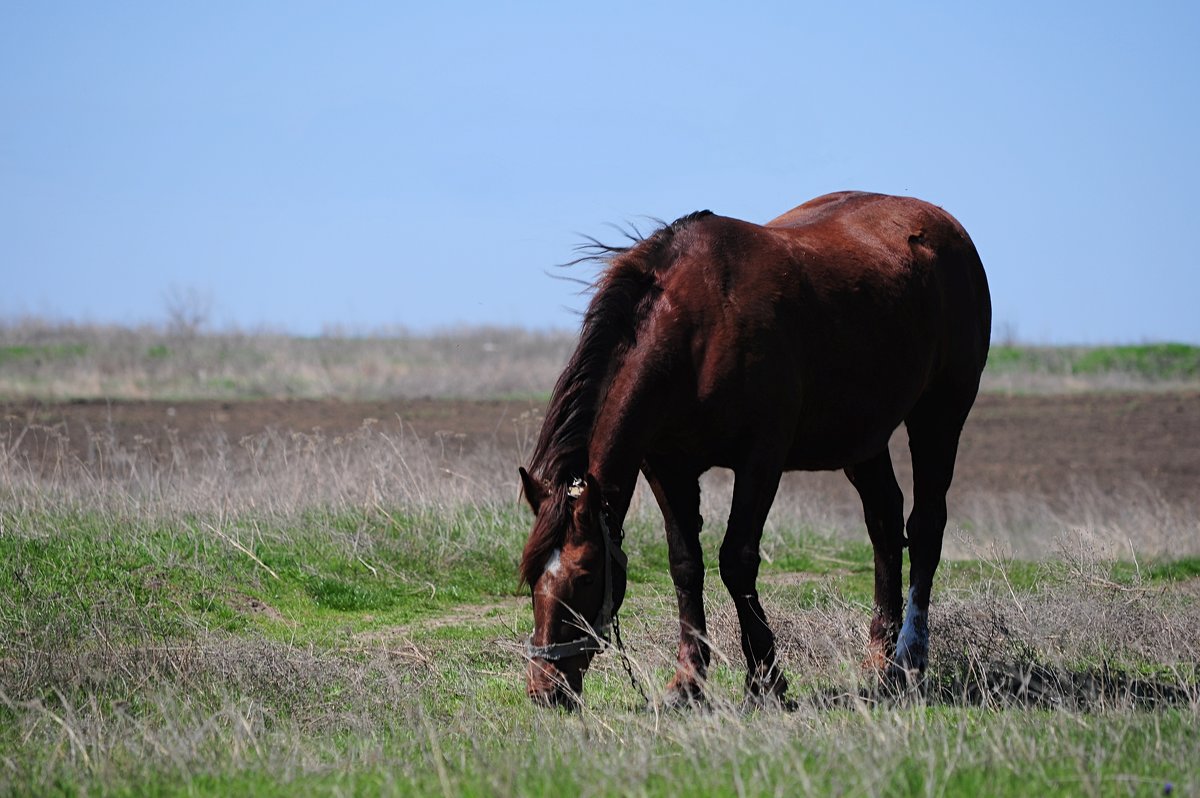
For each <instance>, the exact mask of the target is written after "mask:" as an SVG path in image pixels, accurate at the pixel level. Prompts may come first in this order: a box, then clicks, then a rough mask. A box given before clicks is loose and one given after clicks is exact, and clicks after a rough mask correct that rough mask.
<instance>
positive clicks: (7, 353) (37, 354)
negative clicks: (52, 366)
mask: <svg viewBox="0 0 1200 798" xmlns="http://www.w3.org/2000/svg"><path fill="white" fill-rule="evenodd" d="M87 353H88V346H87V344H81V343H55V344H40V345H39V344H14V345H9V346H0V366H4V365H7V364H9V363H16V362H21V361H35V362H47V361H56V360H70V359H75V358H81V357H83V356H84V355H86V354H87Z"/></svg>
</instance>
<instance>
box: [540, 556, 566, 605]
mask: <svg viewBox="0 0 1200 798" xmlns="http://www.w3.org/2000/svg"><path fill="white" fill-rule="evenodd" d="M561 571H562V549H555V550H554V551H552V552H550V557H549V558H547V560H546V567H545V569H544V570H543V571H542V579H541V585H542V592H543V593H545V594H547V595H549V594H550V590H551V583H552V582H553V581H554V578H555V577H557V576H558V574H559V572H561ZM546 577H550V578H549V579H547V578H546Z"/></svg>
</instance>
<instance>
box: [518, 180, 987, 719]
mask: <svg viewBox="0 0 1200 798" xmlns="http://www.w3.org/2000/svg"><path fill="white" fill-rule="evenodd" d="M601 249H602V252H603V255H602V257H603V258H604V260H606V262H607V264H608V265H607V268H606V269H605V270H604V271H603V273H602V274H601V275H600V277H599V279H598V281H597V283H596V286H595V293H594V295H593V297H592V299H591V302H590V304H589V307H588V310H587V313H586V315H585V317H584V320H583V328H582V331H581V335H580V340H579V345H578V347H577V348H576V350H575V352H574V354H573V355H572V357H571V359H570V361H569V363H568V364H567V367H566V369H565V370H564V371H563V373H562V376H561V377H560V378H559V380H558V383H557V384H556V385H555V387H554V392H553V395H552V397H551V399H550V403H549V406H548V409H547V411H546V416H545V422H544V424H543V426H542V429H541V433H540V435H539V437H538V441H537V444H536V446H535V449H534V452H533V455H532V458H531V460H530V463H529V468H528V470H526V469H524V468H522V469H520V475H521V482H522V489H523V493H524V495H525V498H526V500H527V501H528V502H529V505H530V507H531V508H532V509H533V512H534V515H535V520H534V524H533V529H532V531H531V533H530V536H529V540H528V542H527V543H526V545H525V550H524V553H523V556H522V559H521V566H520V568H521V577H522V581H523V582H525V583H527V584H528V585H529V586H530V587H531V589H532V593H533V615H534V631H533V634H532V635H531V637H530V639H529V641H528V643H527V655H528V659H529V673H528V685H527V686H528V693H529V696H530V697H531V698H532V699H533V700H534V701H535V702H536V703H539V704H545V705H560V706H568V707H569V706H574V705H575V704H576V703H577V702H578V701H579V697H580V695H581V691H582V687H583V673H584V671H585V670H586V669H587V667H588V665H589V664H590V662H591V659H592V657H593V656H594V655H595V654H596V653H597V652H598V651H600V650H602V649H603V648H604V647H605V646H606V643H607V640H608V635H609V632H610V628H611V627H612V625H613V620H614V618H615V616H616V612H617V610H618V609H619V608H620V606H621V602H622V600H623V599H624V596H625V588H626V568H625V563H626V561H625V556H624V554H623V553H622V551H621V529H622V524H623V521H624V518H625V514H626V512H627V511H628V508H629V504H630V500H631V498H632V494H633V491H634V486H635V484H636V481H637V475H638V472H639V470H640V471H641V473H642V474H644V475H645V477H646V481H647V482H648V483H649V485H650V488H651V490H653V492H654V497H655V499H656V500H657V501H658V505H659V507H660V508H661V510H662V514H663V519H664V521H665V526H666V536H667V545H668V549H669V561H670V570H671V579H672V580H673V581H674V583H675V592H676V595H677V596H678V599H679V626H680V637H679V653H678V665H677V669H676V672H675V675H674V676H673V678H672V679H671V681H670V683H669V685H668V687H667V702H668V703H678V704H686V703H689V702H693V701H702V700H703V698H704V683H705V677H706V674H707V670H708V666H709V659H710V651H709V644H708V638H707V632H706V626H705V619H704V604H703V580H704V565H703V562H702V554H701V548H700V542H699V533H700V526H701V523H702V519H701V517H700V511H699V507H700V487H699V482H698V478H699V476H700V475H701V474H702V473H703V472H704V471H706V470H707V469H709V468H711V467H714V466H721V467H724V468H729V469H731V470H732V471H733V474H734V488H733V500H732V506H731V508H730V511H729V521H728V525H727V527H726V531H725V538H724V541H723V542H722V544H721V549H720V573H721V580H722V581H723V582H724V583H725V586H726V588H728V590H729V593H730V595H731V596H732V598H733V602H734V606H735V607H736V608H737V615H738V621H739V623H740V625H741V646H742V652H743V653H744V654H745V657H746V664H747V669H748V672H747V675H746V690H747V695H748V698H750V699H752V700H758V701H770V700H782V699H783V696H784V693H785V691H786V689H787V682H786V680H785V678H784V676H783V674H782V673H781V672H780V670H779V668H778V666H777V665H776V661H775V660H776V658H775V638H774V635H773V633H772V632H771V629H770V627H769V626H768V624H767V619H766V615H765V614H764V613H763V608H762V605H761V604H760V603H759V600H758V590H757V586H756V580H757V576H758V566H759V560H760V557H759V540H760V538H761V537H762V530H763V523H764V521H765V520H766V517H767V511H768V510H769V509H770V507H771V504H772V502H773V501H774V498H775V492H776V489H777V488H778V486H779V479H780V476H781V475H782V473H783V472H784V471H785V470H803V471H815V470H833V469H842V470H843V471H845V473H846V476H847V477H849V479H850V482H851V483H852V484H853V485H854V487H855V489H856V490H857V491H858V494H859V496H860V498H861V500H862V506H863V513H864V514H865V516H866V525H867V530H868V532H869V534H870V538H871V544H872V546H873V547H874V551H875V604H874V614H873V617H872V619H871V629H870V648H869V652H868V653H869V656H868V662H869V663H872V664H873V665H874V666H875V667H876V668H877V669H879V671H880V672H881V674H883V675H884V678H888V679H895V678H904V677H907V678H910V679H911V678H914V677H919V675H920V674H923V672H924V670H925V667H926V662H927V654H928V648H929V636H928V625H927V620H926V619H927V614H928V611H929V595H930V590H931V588H932V584H933V574H934V571H935V570H936V569H937V566H938V561H939V559H940V557H941V548H942V533H943V530H944V529H945V526H946V491H947V489H948V488H949V487H950V480H951V477H952V475H953V472H954V459H955V455H956V452H957V449H958V439H959V433H960V431H961V430H962V427H963V423H964V422H965V421H966V418H967V413H968V412H969V411H970V409H971V405H972V404H973V403H974V400H975V395H976V393H977V391H978V388H979V376H980V372H981V371H982V370H983V366H984V362H985V360H986V359H987V352H988V345H989V340H990V330H991V300H990V297H989V294H988V286H987V278H986V277H985V275H984V271H983V265H982V263H981V262H980V260H979V255H978V253H977V252H976V251H975V246H974V244H972V242H971V239H970V238H969V237H968V236H967V233H966V231H965V230H963V228H962V226H961V225H960V224H959V223H958V222H957V221H956V220H955V219H954V218H953V217H952V216H950V214H948V213H946V212H945V211H943V210H942V209H941V208H938V207H936V206H934V205H930V204H928V203H925V202H922V201H920V200H916V199H911V198H907V197H892V196H885V195H880V194H867V193H860V192H842V193H837V194H829V195H826V196H823V197H818V198H817V199H814V200H812V201H810V202H807V203H805V204H803V205H801V206H799V207H797V208H795V209H793V210H791V211H788V212H787V213H785V214H784V215H782V216H780V217H779V218H777V219H775V220H773V221H771V222H768V223H767V224H766V225H757V224H752V223H749V222H744V221H739V220H737V219H730V218H727V217H722V216H717V215H714V214H712V213H710V212H708V211H701V212H699V213H692V214H689V215H688V216H684V217H683V218H681V219H679V220H677V221H675V222H674V223H672V224H670V225H666V226H664V227H662V228H661V229H659V230H657V231H656V232H654V233H653V234H652V235H650V236H648V237H646V238H644V239H639V240H635V242H634V243H633V244H632V245H631V246H628V247H623V248H611V247H602V248H601ZM901 422H903V423H904V424H905V425H906V426H907V427H908V436H909V447H910V451H911V455H912V465H913V509H912V512H911V514H910V515H909V517H908V524H907V538H906V537H905V524H904V516H903V510H904V497H903V495H902V494H901V491H900V488H899V486H898V485H897V484H896V477H895V475H894V473H893V471H892V462H891V458H890V456H889V454H888V439H889V438H890V437H891V435H892V432H893V431H894V430H895V429H896V428H897V427H898V426H899V425H900V423H901ZM906 545H907V546H908V547H909V549H910V560H911V572H910V576H909V583H910V587H909V590H908V608H907V612H905V604H904V599H903V596H902V592H901V591H902V579H901V573H900V571H901V560H902V552H903V548H904V547H905V546H906ZM617 630H618V632H619V627H618V629H617ZM618 640H619V638H618Z"/></svg>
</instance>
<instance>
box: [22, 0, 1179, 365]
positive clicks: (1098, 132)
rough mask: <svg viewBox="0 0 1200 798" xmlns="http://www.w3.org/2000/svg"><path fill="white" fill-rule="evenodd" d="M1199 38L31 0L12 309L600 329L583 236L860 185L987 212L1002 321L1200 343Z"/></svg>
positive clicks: (736, 14)
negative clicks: (590, 300) (194, 311)
mask: <svg viewBox="0 0 1200 798" xmlns="http://www.w3.org/2000/svg"><path fill="white" fill-rule="evenodd" d="M1198 41H1200V5H1197V4H1195V3H1147V4H1140V5H1136V6H1135V5H1133V4H1113V3H1105V2H1089V3H1074V4H1073V3H1041V2H1039V3H994V4H973V3H946V4H926V3H903V4H901V3H882V4H872V3H866V4H839V3H821V4H807V3H795V2H793V3H765V4H759V3H748V4H733V3H729V2H719V3H718V2H713V3H709V2H703V1H702V0H692V1H691V2H687V3H670V4H667V3H662V4H660V3H647V2H642V3H624V2H606V3H589V4H577V3H494V2H490V3H432V4H431V3H420V4H416V3H410V2H378V3H372V2H348V3H328V2H315V3H307V2H295V1H292V0H289V1H288V2H267V1H266V0H263V1H262V2H243V1H241V0H239V1H238V2H203V3H199V2H196V3H184V2H178V3H176V2H169V3H163V2H147V3H120V2H113V3H95V2H79V3H68V2H53V1H52V0H45V1H44V2H43V1H39V2H18V1H16V0H0V319H6V320H15V319H19V318H22V317H26V316H36V317H41V318H46V319H50V320H60V321H75V322H96V323H109V322H116V323H125V324H140V323H161V322H163V321H164V320H165V319H166V315H167V313H168V311H169V308H170V306H171V302H172V301H173V300H172V297H179V296H196V297H200V298H201V299H200V303H201V304H204V305H205V307H206V308H207V309H208V315H209V320H210V322H211V325H212V327H214V328H226V327H235V328H240V329H247V330H256V329H271V330H277V331H288V332H293V333H297V334H302V335H313V334H320V333H322V332H323V331H329V330H333V329H336V330H341V331H348V332H358V333H369V332H372V331H376V330H381V329H389V328H392V329H394V328H397V327H404V328H407V329H409V330H413V331H418V332H423V331H438V330H443V329H447V328H453V327H457V326H461V325H505V326H508V325H518V326H523V327H529V328H533V329H573V328H575V327H576V326H577V325H578V320H579V319H578V312H579V310H581V309H582V308H583V307H584V306H585V304H586V297H585V296H581V295H580V293H579V290H580V289H579V286H578V285H576V284H574V283H571V282H568V281H564V280H561V279H555V277H554V275H561V274H563V272H562V271H561V270H558V269H556V268H555V267H556V264H561V263H563V262H565V261H568V260H570V259H571V258H572V257H573V247H575V246H576V245H577V244H578V243H580V241H581V236H582V235H593V236H596V237H599V238H601V239H606V240H619V239H620V235H619V233H618V232H617V231H616V230H615V229H614V226H621V225H624V224H628V223H634V224H637V225H638V226H640V227H641V228H642V229H647V228H652V227H653V222H652V221H650V220H651V219H654V218H657V219H664V220H671V219H674V218H676V217H678V216H681V215H683V214H685V213H688V212H691V211H694V210H698V209H702V208H707V209H711V210H713V211H715V212H717V213H720V214H724V215H727V216H734V217H738V218H742V219H748V220H751V221H758V222H765V221H767V220H769V219H771V218H773V217H774V216H776V215H778V214H780V213H782V212H783V211H785V210H787V209H789V208H791V207H793V206H795V205H798V204H800V203H801V202H804V201H806V200H808V199H810V198H812V197H815V196H818V195H820V194H824V193H827V192H829V191H836V190H842V189H863V190H869V191H880V192H886V193H897V194H907V195H912V196H917V197H920V198H922V199H926V200H929V201H931V202H933V203H935V204H937V205H941V206H942V207H944V208H946V209H947V210H948V211H950V212H951V213H952V214H954V215H955V216H956V217H957V218H958V219H959V220H960V221H961V222H962V223H963V225H964V226H965V227H966V229H967V230H968V232H969V233H970V234H971V236H972V238H973V239H974V241H975V244H976V246H977V248H978V249H979V251H980V254H981V256H982V258H983V262H984V265H985V267H986V269H987V271H988V277H989V281H990V284H991V289H992V301H993V309H994V310H993V315H994V319H995V328H994V334H995V337H996V338H997V339H1003V340H1010V339H1011V340H1019V341H1022V342H1026V343H1046V344H1051V343H1076V344H1103V343H1140V342H1148V341H1165V340H1172V341H1183V342H1189V343H1200V255H1198V254H1197V253H1198V252H1200V247H1197V244H1196V238H1197V235H1198V233H1200V200H1198V199H1197V196H1198V189H1200V155H1198V152H1200V47H1198V46H1197V44H1196V43H1197V42H1198ZM568 273H569V274H572V275H573V276H577V277H583V278H587V277H590V276H591V275H590V273H589V272H588V271H587V270H586V269H584V270H579V269H577V270H575V271H574V272H568Z"/></svg>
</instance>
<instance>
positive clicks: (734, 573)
mask: <svg viewBox="0 0 1200 798" xmlns="http://www.w3.org/2000/svg"><path fill="white" fill-rule="evenodd" d="M760 561H761V558H760V557H759V554H758V546H757V545H755V546H747V545H742V544H735V545H730V544H728V543H726V544H724V545H722V546H721V556H720V565H721V581H722V582H724V583H725V587H726V588H727V589H728V590H729V592H730V593H732V594H733V595H735V596H736V595H740V594H745V593H750V592H752V591H753V590H754V584H755V582H756V581H757V579H758V565H759V562H760Z"/></svg>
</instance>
